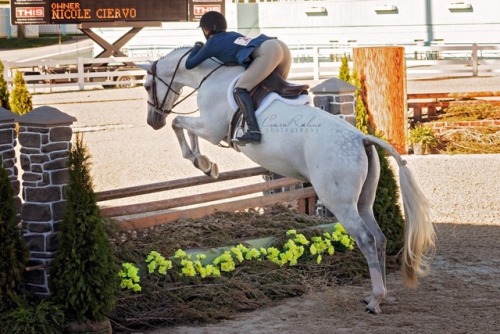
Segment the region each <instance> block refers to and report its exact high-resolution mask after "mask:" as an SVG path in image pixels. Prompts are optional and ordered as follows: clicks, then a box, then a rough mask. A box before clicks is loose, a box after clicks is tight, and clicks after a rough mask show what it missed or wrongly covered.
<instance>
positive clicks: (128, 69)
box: [4, 57, 154, 91]
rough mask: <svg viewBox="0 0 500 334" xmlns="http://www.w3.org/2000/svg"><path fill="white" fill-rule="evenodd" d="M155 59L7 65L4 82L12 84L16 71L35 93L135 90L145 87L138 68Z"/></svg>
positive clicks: (90, 60)
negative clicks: (113, 89)
mask: <svg viewBox="0 0 500 334" xmlns="http://www.w3.org/2000/svg"><path fill="white" fill-rule="evenodd" d="M148 60H154V59H151V57H111V58H96V59H93V58H83V57H78V58H77V59H74V60H48V61H39V60H38V61H28V62H6V63H5V64H4V67H5V69H4V71H5V72H4V78H5V80H6V81H7V82H8V83H9V84H12V83H13V81H14V78H15V74H16V71H21V72H23V75H24V79H25V81H26V83H27V86H28V89H30V90H32V91H43V90H47V89H48V90H52V89H53V88H55V87H58V88H59V87H60V88H64V87H66V88H78V89H79V90H84V89H85V88H89V87H95V86H103V87H104V88H108V87H112V86H117V87H132V86H134V85H138V84H142V83H144V76H145V75H146V72H145V71H144V70H142V69H140V68H138V67H136V66H135V65H134V64H137V63H144V62H147V61H148Z"/></svg>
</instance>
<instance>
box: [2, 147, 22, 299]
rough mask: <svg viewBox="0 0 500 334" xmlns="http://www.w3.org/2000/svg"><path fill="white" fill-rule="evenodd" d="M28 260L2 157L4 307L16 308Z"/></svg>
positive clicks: (12, 193)
mask: <svg viewBox="0 0 500 334" xmlns="http://www.w3.org/2000/svg"><path fill="white" fill-rule="evenodd" d="M27 259H28V248H27V246H26V244H25V242H24V239H23V238H22V234H21V231H20V229H19V228H18V226H17V219H16V207H15V204H14V191H13V189H12V185H11V183H10V181H9V177H8V175H7V171H6V170H5V168H4V167H3V163H2V157H1V156H0V308H2V307H6V306H9V305H14V304H15V303H16V302H17V301H16V297H17V295H18V292H19V291H18V287H19V285H20V284H21V283H22V281H23V272H24V268H25V265H26V261H27Z"/></svg>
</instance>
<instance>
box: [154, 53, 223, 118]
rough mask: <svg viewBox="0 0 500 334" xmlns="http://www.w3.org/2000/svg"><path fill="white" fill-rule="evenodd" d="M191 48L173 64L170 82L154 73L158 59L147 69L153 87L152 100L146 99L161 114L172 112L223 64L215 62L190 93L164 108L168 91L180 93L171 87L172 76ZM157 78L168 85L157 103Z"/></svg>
mask: <svg viewBox="0 0 500 334" xmlns="http://www.w3.org/2000/svg"><path fill="white" fill-rule="evenodd" d="M191 50H192V49H189V50H188V51H186V53H184V54H183V55H182V57H181V58H179V61H178V62H177V65H176V66H175V70H174V74H173V75H172V78H171V79H170V83H167V82H165V80H163V79H162V78H160V77H159V76H158V75H157V74H156V64H157V63H158V60H156V61H154V62H153V64H152V65H151V69H150V70H148V72H147V73H148V74H149V75H151V76H152V77H153V85H152V87H151V88H152V89H153V102H151V101H149V100H148V105H150V106H151V107H153V108H154V111H155V112H156V113H158V114H160V115H162V116H168V115H169V114H170V113H173V111H172V109H174V108H175V107H176V106H177V105H179V104H180V103H181V102H183V101H184V100H186V99H187V98H188V97H190V96H191V95H193V94H194V93H195V92H196V91H197V90H198V89H200V87H201V85H202V84H203V82H205V80H206V79H207V78H208V77H209V76H210V75H211V74H212V73H214V72H215V71H216V70H218V69H219V68H221V67H222V66H224V64H223V63H220V62H217V61H216V62H217V63H218V64H219V66H217V67H216V68H215V69H213V70H212V71H210V73H208V74H207V75H206V76H205V77H204V78H203V79H202V80H201V82H200V84H199V85H198V87H197V88H196V89H195V90H193V91H192V92H191V93H189V94H188V95H186V96H185V97H184V98H182V99H181V100H179V101H177V102H176V103H174V105H173V106H172V108H170V109H169V110H166V109H164V105H165V102H166V101H167V97H168V94H169V93H170V92H172V93H174V94H175V95H177V96H180V95H181V93H182V90H181V91H176V90H175V89H173V88H172V84H173V83H174V78H175V75H176V74H177V70H178V69H179V67H180V64H181V61H182V59H184V57H186V56H187V55H188V54H189V53H190V52H191ZM157 79H158V80H159V81H160V82H162V83H163V84H164V85H165V86H167V87H168V89H167V92H166V93H165V96H164V97H163V99H162V101H161V103H159V99H158V95H157V94H156V80H157Z"/></svg>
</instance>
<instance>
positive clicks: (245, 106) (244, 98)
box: [232, 87, 261, 146]
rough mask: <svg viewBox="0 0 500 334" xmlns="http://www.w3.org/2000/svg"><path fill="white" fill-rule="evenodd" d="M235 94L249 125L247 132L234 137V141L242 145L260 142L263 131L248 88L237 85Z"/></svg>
mask: <svg viewBox="0 0 500 334" xmlns="http://www.w3.org/2000/svg"><path fill="white" fill-rule="evenodd" d="M233 95H234V99H235V100H236V103H237V104H238V107H240V110H241V111H242V112H243V116H244V117H245V120H246V122H247V125H248V130H247V132H245V133H244V134H243V135H242V136H240V137H236V139H233V140H232V141H233V143H235V144H237V145H242V146H244V145H245V144H251V143H260V137H261V133H260V129H259V124H258V123H257V118H256V117H255V110H254V106H253V102H252V98H251V97H250V94H249V93H248V91H247V90H246V89H244V88H239V87H236V88H235V89H234V91H233Z"/></svg>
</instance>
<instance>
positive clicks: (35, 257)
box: [18, 106, 76, 295]
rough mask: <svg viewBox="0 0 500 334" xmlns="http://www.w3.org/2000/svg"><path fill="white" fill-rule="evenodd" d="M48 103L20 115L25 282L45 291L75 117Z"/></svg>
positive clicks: (44, 293) (61, 204)
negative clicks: (26, 252) (27, 254)
mask: <svg viewBox="0 0 500 334" xmlns="http://www.w3.org/2000/svg"><path fill="white" fill-rule="evenodd" d="M75 120H76V119H75V118H74V117H71V116H69V115H67V114H65V113H63V112H61V111H59V110H57V109H55V108H52V107H47V106H43V107H39V108H36V109H33V111H31V112H30V113H28V114H26V115H23V116H22V117H19V118H18V123H19V144H20V145H21V156H20V162H21V167H22V169H23V171H24V174H23V177H22V181H23V182H22V198H23V200H24V204H23V208H22V211H21V220H22V224H23V229H24V230H25V234H24V238H25V239H26V241H27V243H28V246H29V249H30V258H29V263H28V266H29V267H33V268H40V269H38V270H32V271H30V272H28V275H27V280H28V288H29V289H30V290H31V291H33V292H34V293H36V294H39V295H49V294H50V290H49V286H48V276H49V266H50V262H51V261H52V259H53V258H54V255H55V252H56V250H57V242H56V235H57V231H58V226H59V224H60V223H61V221H62V219H63V216H64V209H65V205H66V201H65V198H64V188H65V186H66V185H67V184H68V156H69V151H70V149H71V137H72V129H71V127H70V125H71V124H72V123H73V122H74V121H75Z"/></svg>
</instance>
